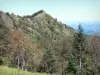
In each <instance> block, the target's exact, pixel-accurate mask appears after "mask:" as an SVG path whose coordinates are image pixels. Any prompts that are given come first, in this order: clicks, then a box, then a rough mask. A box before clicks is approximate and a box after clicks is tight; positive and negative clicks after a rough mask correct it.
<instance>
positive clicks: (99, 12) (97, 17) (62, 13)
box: [0, 0, 100, 22]
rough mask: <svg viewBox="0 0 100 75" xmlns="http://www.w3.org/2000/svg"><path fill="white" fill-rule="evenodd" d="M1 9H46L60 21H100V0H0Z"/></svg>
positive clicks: (25, 12) (28, 11) (22, 11)
mask: <svg viewBox="0 0 100 75" xmlns="http://www.w3.org/2000/svg"><path fill="white" fill-rule="evenodd" d="M0 10H2V11H4V12H10V13H12V12H13V13H14V14H16V15H21V16H23V15H31V14H33V13H35V12H37V11H39V10H44V11H45V12H46V13H48V14H50V15H51V16H53V17H54V18H57V19H58V20H59V21H62V22H67V21H100V0H0Z"/></svg>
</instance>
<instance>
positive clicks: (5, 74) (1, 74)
mask: <svg viewBox="0 0 100 75" xmlns="http://www.w3.org/2000/svg"><path fill="white" fill-rule="evenodd" d="M0 75H47V74H43V73H31V72H27V71H22V70H18V69H15V68H8V67H6V66H0Z"/></svg>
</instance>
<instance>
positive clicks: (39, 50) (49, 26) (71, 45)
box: [0, 10, 100, 75]
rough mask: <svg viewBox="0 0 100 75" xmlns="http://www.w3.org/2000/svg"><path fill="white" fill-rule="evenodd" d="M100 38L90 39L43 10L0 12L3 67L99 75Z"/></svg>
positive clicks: (75, 74)
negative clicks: (16, 13)
mask: <svg viewBox="0 0 100 75" xmlns="http://www.w3.org/2000/svg"><path fill="white" fill-rule="evenodd" d="M99 51H100V36H94V35H92V36H87V35H84V31H83V29H82V27H81V24H80V25H79V29H78V31H75V30H74V29H73V28H71V27H69V26H67V25H66V24H62V23H61V22H59V21H57V19H54V18H53V17H52V16H50V15H49V14H47V13H46V12H45V11H43V10H40V11H38V12H36V13H34V14H33V15H26V16H19V15H15V14H13V13H12V14H9V13H8V12H7V13H5V12H3V11H0V65H5V66H8V67H12V68H18V69H19V70H27V71H30V72H40V73H47V74H56V75H57V74H58V75H59V74H60V75H99V74H100V60H99Z"/></svg>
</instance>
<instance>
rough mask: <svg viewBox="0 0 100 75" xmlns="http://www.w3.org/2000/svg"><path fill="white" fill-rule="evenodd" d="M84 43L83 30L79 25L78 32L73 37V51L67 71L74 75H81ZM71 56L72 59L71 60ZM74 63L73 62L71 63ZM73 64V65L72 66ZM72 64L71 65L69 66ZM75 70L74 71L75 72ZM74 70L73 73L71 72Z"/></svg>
mask: <svg viewBox="0 0 100 75" xmlns="http://www.w3.org/2000/svg"><path fill="white" fill-rule="evenodd" d="M84 42H85V35H84V32H83V28H82V27H81V24H79V27H78V30H77V32H76V34H75V36H74V40H73V50H72V54H71V56H70V57H69V58H70V60H69V64H68V66H69V67H71V68H69V69H71V70H72V71H71V72H73V73H74V74H75V75H78V74H79V75H83V74H82V73H83V70H84V69H83V66H84V65H83V63H84V62H83V61H84V53H85V50H84ZM72 56H73V58H74V59H72ZM73 61H74V62H73ZM73 63H75V64H73ZM70 64H73V65H70ZM75 69H76V70H75ZM73 70H74V71H73Z"/></svg>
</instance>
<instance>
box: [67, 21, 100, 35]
mask: <svg viewBox="0 0 100 75" xmlns="http://www.w3.org/2000/svg"><path fill="white" fill-rule="evenodd" d="M67 23H68V25H69V26H71V27H72V28H74V29H76V30H77V27H78V22H70V23H69V22H66V24H67ZM80 23H81V25H82V27H83V28H84V32H85V34H88V35H100V22H99V21H95V22H94V21H93V22H92V21H88V22H80Z"/></svg>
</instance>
